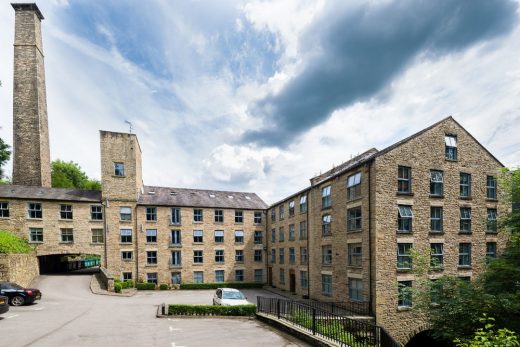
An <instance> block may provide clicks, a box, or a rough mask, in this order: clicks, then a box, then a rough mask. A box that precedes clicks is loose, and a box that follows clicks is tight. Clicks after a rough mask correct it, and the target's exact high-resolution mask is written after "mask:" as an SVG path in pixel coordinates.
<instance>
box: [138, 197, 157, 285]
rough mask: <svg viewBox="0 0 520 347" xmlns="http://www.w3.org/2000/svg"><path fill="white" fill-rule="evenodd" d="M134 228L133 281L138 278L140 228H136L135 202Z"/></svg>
mask: <svg viewBox="0 0 520 347" xmlns="http://www.w3.org/2000/svg"><path fill="white" fill-rule="evenodd" d="M133 218H134V230H135V279H136V281H135V283H137V281H138V280H139V233H140V232H141V231H140V230H138V229H137V227H138V225H137V204H135V205H134V213H133ZM157 283H159V278H157Z"/></svg>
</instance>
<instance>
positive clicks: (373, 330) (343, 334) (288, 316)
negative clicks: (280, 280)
mask: <svg viewBox="0 0 520 347" xmlns="http://www.w3.org/2000/svg"><path fill="white" fill-rule="evenodd" d="M256 309H257V312H260V313H265V314H269V315H271V316H273V318H276V319H279V320H283V321H286V322H288V323H290V324H292V325H295V326H297V327H299V328H300V329H303V330H306V331H307V332H309V333H311V334H312V335H317V336H320V337H322V338H324V339H327V340H330V341H333V342H336V343H338V344H339V345H340V346H352V347H365V346H367V347H368V346H381V347H399V346H400V344H399V343H397V342H396V341H395V340H394V339H392V337H391V336H390V335H388V333H387V332H386V331H385V330H384V329H383V328H381V327H378V326H376V325H374V324H370V323H366V322H363V321H359V320H355V319H352V318H348V317H345V316H340V315H337V314H334V313H331V312H329V311H327V310H323V309H320V308H318V307H313V306H310V305H308V304H306V303H302V302H296V301H291V300H284V299H277V298H265V297H258V298H257V308H256Z"/></svg>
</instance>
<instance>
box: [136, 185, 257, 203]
mask: <svg viewBox="0 0 520 347" xmlns="http://www.w3.org/2000/svg"><path fill="white" fill-rule="evenodd" d="M144 188H159V189H171V190H175V189H182V190H197V191H202V192H218V193H230V194H251V195H256V196H257V197H258V198H259V199H260V200H262V199H261V198H260V197H259V196H258V195H257V194H256V193H254V192H237V191H228V190H216V189H197V188H182V187H162V186H149V185H144Z"/></svg>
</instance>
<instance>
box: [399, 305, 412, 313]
mask: <svg viewBox="0 0 520 347" xmlns="http://www.w3.org/2000/svg"><path fill="white" fill-rule="evenodd" d="M411 309H412V307H411V306H398V307H397V311H398V312H405V311H410V310H411Z"/></svg>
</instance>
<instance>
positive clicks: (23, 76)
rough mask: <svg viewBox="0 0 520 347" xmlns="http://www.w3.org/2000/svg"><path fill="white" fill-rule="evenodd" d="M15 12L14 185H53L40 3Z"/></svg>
mask: <svg viewBox="0 0 520 347" xmlns="http://www.w3.org/2000/svg"><path fill="white" fill-rule="evenodd" d="M12 6H13V8H14V10H15V38H14V83H13V184H19V185H27V186H42V187H50V186H51V167H50V150H49V129H48V124H47V100H46V93H45V71H44V66H43V46H42V33H41V20H42V19H43V15H42V14H41V12H40V10H39V9H38V7H37V6H36V4H12Z"/></svg>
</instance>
